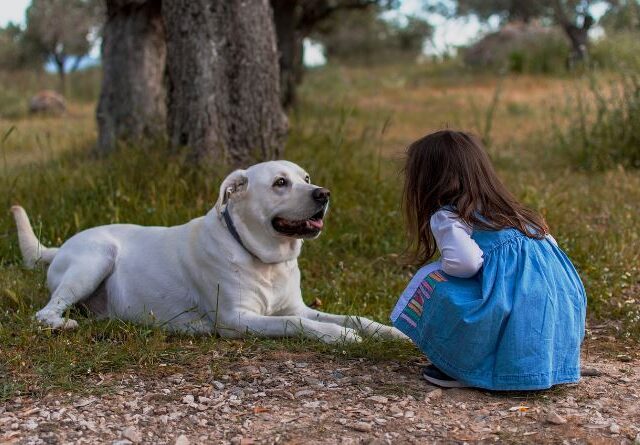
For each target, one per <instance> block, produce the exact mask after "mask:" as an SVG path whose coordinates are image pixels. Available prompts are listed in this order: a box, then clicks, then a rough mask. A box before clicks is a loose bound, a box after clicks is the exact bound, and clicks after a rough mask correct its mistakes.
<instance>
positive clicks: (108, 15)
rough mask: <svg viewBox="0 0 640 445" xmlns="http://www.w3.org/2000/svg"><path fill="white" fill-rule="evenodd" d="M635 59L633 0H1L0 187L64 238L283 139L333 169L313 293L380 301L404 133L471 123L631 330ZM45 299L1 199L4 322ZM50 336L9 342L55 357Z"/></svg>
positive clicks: (639, 10)
mask: <svg viewBox="0 0 640 445" xmlns="http://www.w3.org/2000/svg"><path fill="white" fill-rule="evenodd" d="M639 69H640V2H638V1H637V0H626V1H625V0H612V1H588V0H587V1H578V0H571V1H570V0H531V1H514V0H482V1H481V0H458V1H449V0H446V1H428V0H424V1H421V0H404V1H373V0H304V1H303V0H271V1H266V0H265V1H259V0H256V1H239V0H229V1H225V2H221V1H214V0H192V1H187V0H163V1H161V0H108V1H98V0H32V1H29V0H12V1H4V2H2V5H1V6H0V153H1V159H0V190H2V194H1V195H0V197H1V198H2V204H3V205H4V206H5V208H8V207H9V206H10V205H11V204H14V203H20V204H22V205H23V206H24V207H25V208H26V209H27V211H28V212H29V213H30V215H31V217H32V221H33V223H34V226H35V227H36V231H37V232H38V234H39V236H40V237H41V239H43V240H44V242H45V243H46V244H50V245H59V244H61V243H62V242H63V241H64V240H65V239H67V238H68V237H69V236H71V235H72V234H73V233H75V232H77V231H79V230H82V229H85V228H88V227H91V226H95V225H100V224H109V223H117V222H131V223H138V224H148V225H171V224H180V223H182V222H184V221H186V220H188V219H189V218H194V217H196V216H200V215H202V214H204V213H205V212H206V211H207V210H208V209H209V208H210V207H211V206H212V205H213V203H214V202H215V199H216V196H217V189H218V185H219V183H220V180H221V178H222V177H224V175H225V174H226V173H228V172H229V171H230V169H231V168H233V167H235V166H246V165H250V164H251V163H253V162H257V161H261V160H264V159H271V158H287V159H290V160H292V161H295V162H298V163H299V164H301V165H302V166H304V167H305V168H306V169H308V171H310V172H311V174H312V180H313V182H314V183H316V184H319V185H323V186H325V187H328V188H330V189H331V190H332V205H331V212H330V215H329V217H328V220H327V229H326V230H325V233H323V235H322V236H321V237H320V238H319V239H318V240H315V241H312V242H309V243H305V249H304V252H303V255H302V257H301V259H300V262H301V269H302V273H303V289H305V292H304V295H305V299H306V300H307V301H308V302H313V301H316V300H317V301H316V303H318V302H319V303H318V304H321V305H322V306H323V308H324V309H326V310H328V311H336V312H346V313H359V314H364V315H369V316H371V317H373V318H376V319H378V320H382V321H387V317H388V314H389V311H390V309H391V307H392V306H393V304H394V303H395V301H396V298H397V295H398V294H399V292H400V291H401V290H402V289H403V288H404V286H405V284H406V282H407V280H408V278H409V277H410V276H411V273H412V272H413V271H414V267H411V266H407V265H405V264H404V263H403V262H402V261H401V254H402V252H403V250H404V247H405V244H404V243H405V236H404V228H403V222H402V216H401V212H400V204H399V203H400V189H401V184H402V176H401V168H402V161H403V159H402V155H403V152H404V148H405V147H406V145H407V144H409V143H410V142H411V141H413V140H415V139H417V138H419V137H421V136H422V135H424V134H425V133H427V132H430V131H434V130H437V129H441V128H445V127H449V128H459V129H465V130H470V131H473V132H475V133H476V134H478V135H479V136H480V137H481V138H482V140H483V141H484V143H485V144H486V146H487V149H488V151H489V153H490V155H491V157H492V159H493V161H494V163H495V165H496V167H497V168H498V171H499V173H500V175H501V177H502V178H503V179H504V181H505V182H506V183H507V184H508V186H509V188H510V189H512V190H513V191H514V192H515V193H516V194H517V195H518V196H519V198H520V199H522V200H523V201H524V202H525V203H526V204H527V205H529V206H531V207H533V208H536V209H537V210H539V211H540V212H542V213H543V214H544V216H545V217H546V218H547V220H548V222H549V224H550V226H551V230H552V233H553V234H554V235H555V236H556V238H557V239H558V241H559V243H560V244H561V246H562V247H563V248H564V249H565V250H566V251H567V252H568V254H569V256H570V257H571V258H572V259H573V260H574V262H575V263H576V266H577V267H578V269H579V271H580V273H581V276H582V277H583V279H584V281H585V285H586V287H587V290H588V294H589V335H590V336H593V337H598V336H607V338H615V339H619V338H629V337H630V338H635V339H639V338H640V309H639V303H640V296H639V293H640V270H639V269H640V257H639V256H640V249H639V248H638V247H639V242H638V236H639V234H640V220H639V219H638V215H639V214H640V172H639V170H638V168H639V167H640V71H639ZM319 259H320V260H319ZM46 299H47V292H46V288H45V286H44V272H43V271H35V272H34V271H25V270H23V269H22V268H21V267H20V257H19V252H18V247H17V240H16V237H15V229H14V227H13V222H12V221H11V220H10V218H9V215H8V214H3V215H2V218H1V219H0V307H2V308H3V309H7V310H3V311H2V312H1V313H2V315H0V334H1V335H2V336H3V337H2V338H3V339H5V340H6V341H8V342H17V341H18V340H12V338H13V337H10V335H9V333H11V332H15V331H19V330H21V329H24V327H25V325H29V326H31V325H30V323H32V322H31V318H30V314H32V313H33V311H35V310H36V308H37V307H38V306H40V305H41V304H42V303H43V302H44V301H46ZM9 309H10V310H9ZM91 323H98V322H89V321H87V322H86V323H84V324H83V323H81V326H85V327H86V329H89V330H90V329H94V328H95V326H97V325H92V324H91ZM87 326H88V327H87ZM91 326H94V328H92V327H91ZM83 329H84V328H83ZM3 332H4V334H2V333H3ZM86 332H90V331H86ZM91 332H93V331H91ZM601 332H605V333H606V334H601ZM5 334H6V336H5ZM87 335H89V334H87ZM91 335H93V334H91ZM123 335H124V334H123ZM127 335H128V334H127ZM158 335H159V334H158ZM101 338H102V337H100V338H97V337H96V338H95V345H98V346H95V347H100V348H105V350H106V351H111V352H113V351H115V350H116V349H117V348H118V347H119V346H118V345H111V343H109V344H107V343H104V342H103V340H101ZM136 338H138V337H136ZM46 341H52V342H53V341H55V342H58V343H57V344H56V348H58V349H56V351H57V352H56V354H62V355H61V356H63V355H64V354H65V353H67V354H68V355H69V356H70V357H72V356H73V355H74V354H79V353H83V354H84V353H85V352H86V351H85V350H84V349H78V348H75V349H71V347H70V346H68V345H67V346H65V344H64V343H63V342H62V340H61V339H60V340H56V339H55V338H52V339H50V340H46ZM162 341H163V342H164V341H165V339H164V337H163V340H162ZM167 341H168V340H167ZM43 342H44V343H39V342H32V341H31V340H28V339H26V340H25V341H24V344H22V346H20V347H21V348H24V350H25V351H27V352H26V353H24V354H22V356H21V358H20V360H17V359H16V363H18V362H20V361H21V360H27V361H29V360H31V361H32V362H34V363H35V362H38V361H39V360H40V361H43V363H44V360H46V354H47V352H46V351H53V349H52V348H48V349H47V346H46V342H45V340H43ZM145 342H146V340H145V341H142V340H141V343H139V344H138V343H136V344H137V345H138V346H137V347H136V348H133V349H134V350H138V349H139V350H141V351H142V350H146V349H144V348H145V346H144V345H145V344H147V343H145ZM83 344H84V343H83ZM162 344H164V343H162ZM156 346H157V344H156ZM16 347H17V346H16ZM83 347H84V346H83ZM92 347H93V346H92ZM163 347H164V346H163ZM65 348H67V349H65ZM109 348H115V349H113V350H112V349H109ZM60 351H67V352H60ZM83 351H85V352H83ZM147 352H148V350H147ZM109 353H110V352H107V353H105V354H107V356H108V354H109ZM38 354H40V355H38ZM86 354H87V357H86V358H87V360H89V359H90V358H91V354H90V352H86ZM134 355H135V354H134ZM25 357H27V358H25ZM102 357H103V359H101V360H106V362H104V363H111V365H108V366H112V365H113V361H111V362H109V360H108V359H104V355H103V356H102ZM49 359H50V357H49ZM102 363H103V362H100V363H94V364H93V365H92V366H91V367H92V369H95V370H96V372H98V371H99V370H100V369H101V366H107V365H105V364H102ZM43 372H44V371H43ZM56 372H58V371H56V370H52V369H49V371H47V372H44V373H43V374H41V375H42V378H43V381H44V380H46V379H50V380H51V379H53V380H55V378H54V377H52V376H54V375H57V374H56ZM47 373H48V374H47Z"/></svg>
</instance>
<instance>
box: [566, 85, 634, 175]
mask: <svg viewBox="0 0 640 445" xmlns="http://www.w3.org/2000/svg"><path fill="white" fill-rule="evenodd" d="M565 113H566V115H568V116H570V118H569V125H568V127H567V129H566V130H565V129H558V130H557V131H556V136H557V144H558V147H559V149H560V151H561V152H563V153H565V154H566V155H567V156H568V158H569V159H570V161H571V163H572V165H574V166H576V167H579V168H582V169H585V170H604V169H607V168H611V167H614V166H616V165H620V166H623V167H627V168H640V76H638V75H637V74H631V75H627V76H624V77H623V78H621V79H615V80H613V81H611V82H610V83H608V84H603V83H602V82H598V81H596V80H592V82H591V84H590V88H589V89H588V91H579V92H578V93H577V94H576V97H575V101H574V102H572V103H570V104H568V106H567V109H566V110H565Z"/></svg>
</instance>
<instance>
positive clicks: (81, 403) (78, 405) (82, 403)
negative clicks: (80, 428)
mask: <svg viewBox="0 0 640 445" xmlns="http://www.w3.org/2000/svg"><path fill="white" fill-rule="evenodd" d="M96 400H97V399H95V398H93V397H92V398H88V399H82V400H80V401H79V402H77V403H76V404H75V405H74V406H75V407H76V408H82V407H84V406H88V405H91V404H92V403H93V402H95V401H96Z"/></svg>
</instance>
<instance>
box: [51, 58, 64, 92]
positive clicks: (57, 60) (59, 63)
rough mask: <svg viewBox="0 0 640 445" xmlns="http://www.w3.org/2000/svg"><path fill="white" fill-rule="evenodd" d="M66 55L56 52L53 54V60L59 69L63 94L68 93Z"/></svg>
mask: <svg viewBox="0 0 640 445" xmlns="http://www.w3.org/2000/svg"><path fill="white" fill-rule="evenodd" d="M65 60H66V57H65V56H63V55H59V54H55V55H54V56H53V61H54V63H55V64H56V70H57V71H58V80H59V82H60V85H59V87H58V88H59V89H60V94H62V95H63V96H64V95H65V94H66V93H67V77H66V72H65V66H64V62H65Z"/></svg>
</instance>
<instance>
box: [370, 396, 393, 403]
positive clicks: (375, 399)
mask: <svg viewBox="0 0 640 445" xmlns="http://www.w3.org/2000/svg"><path fill="white" fill-rule="evenodd" d="M367 400H371V401H372V402H375V403H387V402H388V401H389V399H387V398H386V397H384V396H371V397H367Z"/></svg>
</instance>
